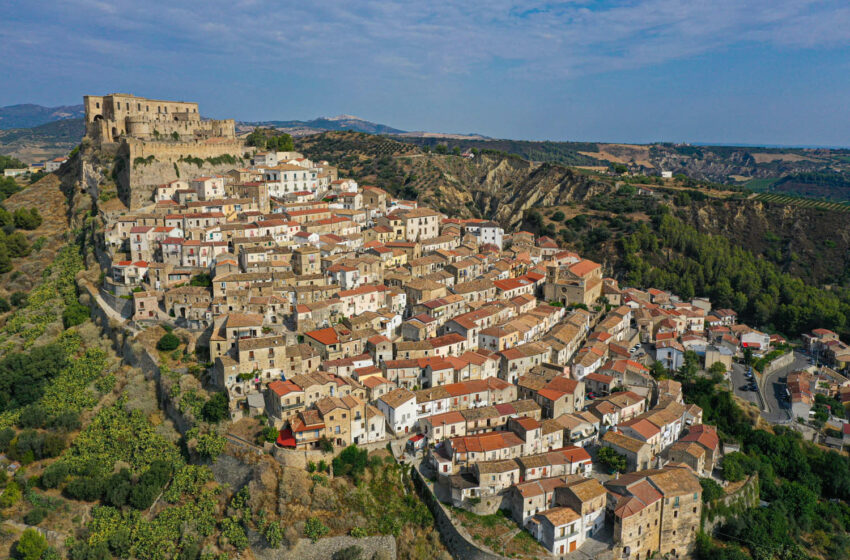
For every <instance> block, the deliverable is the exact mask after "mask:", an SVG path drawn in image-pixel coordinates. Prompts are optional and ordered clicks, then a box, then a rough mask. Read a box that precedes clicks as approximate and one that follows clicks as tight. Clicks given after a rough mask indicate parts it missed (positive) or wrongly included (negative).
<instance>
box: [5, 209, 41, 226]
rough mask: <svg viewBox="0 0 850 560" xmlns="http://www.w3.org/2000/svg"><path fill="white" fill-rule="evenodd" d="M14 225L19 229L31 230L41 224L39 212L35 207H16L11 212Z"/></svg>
mask: <svg viewBox="0 0 850 560" xmlns="http://www.w3.org/2000/svg"><path fill="white" fill-rule="evenodd" d="M12 218H13V219H14V221H15V227H16V228H19V229H27V230H32V229H35V228H37V227H38V226H40V225H41V222H42V218H41V214H39V213H38V209H37V208H29V209H27V208H18V209H17V210H15V211H14V212H13V213H12Z"/></svg>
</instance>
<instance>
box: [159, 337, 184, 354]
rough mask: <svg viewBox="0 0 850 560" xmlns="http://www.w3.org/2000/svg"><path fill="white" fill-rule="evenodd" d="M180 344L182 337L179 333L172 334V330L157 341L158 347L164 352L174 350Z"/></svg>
mask: <svg viewBox="0 0 850 560" xmlns="http://www.w3.org/2000/svg"><path fill="white" fill-rule="evenodd" d="M178 346H180V339H179V338H178V337H177V335H175V334H172V333H170V332H168V333H165V334H164V335H162V337H161V338H160V339H159V341H158V342H157V343H156V349H157V350H161V351H163V352H170V351H172V350H176V349H177V347H178Z"/></svg>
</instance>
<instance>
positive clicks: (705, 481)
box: [699, 478, 725, 503]
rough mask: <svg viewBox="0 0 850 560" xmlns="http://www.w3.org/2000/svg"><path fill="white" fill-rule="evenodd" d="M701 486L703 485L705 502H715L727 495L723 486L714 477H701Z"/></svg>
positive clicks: (703, 499)
mask: <svg viewBox="0 0 850 560" xmlns="http://www.w3.org/2000/svg"><path fill="white" fill-rule="evenodd" d="M699 483H700V486H702V501H703V502H705V503H709V502H713V501H714V500H716V499H718V498H722V497H723V496H724V495H725V492H723V487H721V486H720V485H719V484H717V482H715V481H714V479H713V478H700V479H699Z"/></svg>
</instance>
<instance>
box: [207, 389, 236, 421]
mask: <svg viewBox="0 0 850 560" xmlns="http://www.w3.org/2000/svg"><path fill="white" fill-rule="evenodd" d="M229 416H230V407H229V405H228V403H227V395H226V394H225V393H215V394H214V395H213V396H212V397H210V400H208V401H207V402H205V403H204V406H203V408H202V409H201V417H202V418H203V419H204V420H206V421H207V422H213V423H218V422H221V421H222V420H224V419H225V418H228V417H229Z"/></svg>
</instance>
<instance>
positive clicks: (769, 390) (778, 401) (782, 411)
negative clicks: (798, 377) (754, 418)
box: [762, 352, 809, 423]
mask: <svg viewBox="0 0 850 560" xmlns="http://www.w3.org/2000/svg"><path fill="white" fill-rule="evenodd" d="M807 367H809V359H808V357H807V356H805V355H803V354H800V353H799V352H794V361H793V362H792V363H791V364H790V365H789V366H787V367H784V368H782V369H779V370H777V371H775V372H773V373H771V374H770V375H768V376H767V377H766V378H765V379H764V382H763V383H762V387H763V388H764V397H765V401H766V403H767V407H768V409H769V411H768V412H763V413H762V416H763V417H764V419H765V420H767V421H768V422H773V423H779V422H788V421H790V420H791V405H790V403H789V402H788V401H786V400H785V399H784V396H785V378H786V376H787V375H788V374H789V373H791V372H792V371H798V370H801V369H806V368H807Z"/></svg>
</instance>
